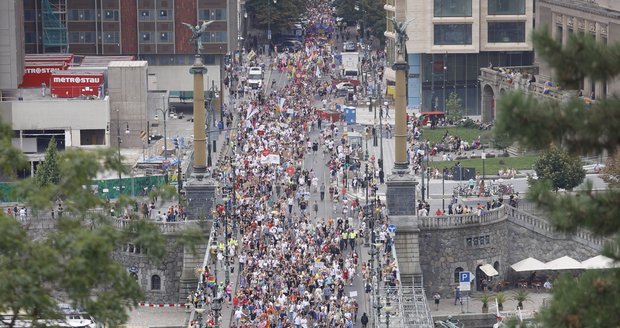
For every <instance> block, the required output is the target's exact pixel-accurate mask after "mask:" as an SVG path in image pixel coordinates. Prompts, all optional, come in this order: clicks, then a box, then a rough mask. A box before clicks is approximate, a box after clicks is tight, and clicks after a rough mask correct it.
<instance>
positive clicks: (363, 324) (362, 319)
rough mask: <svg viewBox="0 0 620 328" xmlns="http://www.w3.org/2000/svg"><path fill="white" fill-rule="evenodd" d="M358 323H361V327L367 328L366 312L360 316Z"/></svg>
mask: <svg viewBox="0 0 620 328" xmlns="http://www.w3.org/2000/svg"><path fill="white" fill-rule="evenodd" d="M360 322H361V323H362V327H364V328H366V327H367V326H368V315H367V314H366V312H364V313H363V314H362V317H361V318H360Z"/></svg>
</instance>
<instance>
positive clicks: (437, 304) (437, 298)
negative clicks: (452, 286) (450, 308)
mask: <svg viewBox="0 0 620 328" xmlns="http://www.w3.org/2000/svg"><path fill="white" fill-rule="evenodd" d="M433 299H434V300H435V311H439V300H440V299H441V295H439V292H435V295H433Z"/></svg>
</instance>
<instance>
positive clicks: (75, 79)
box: [54, 76, 101, 84]
mask: <svg viewBox="0 0 620 328" xmlns="http://www.w3.org/2000/svg"><path fill="white" fill-rule="evenodd" d="M54 83H75V84H83V83H93V84H100V83H101V78H99V77H58V76H55V77H54Z"/></svg>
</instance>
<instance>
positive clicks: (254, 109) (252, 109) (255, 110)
mask: <svg viewBox="0 0 620 328" xmlns="http://www.w3.org/2000/svg"><path fill="white" fill-rule="evenodd" d="M257 113H258V106H253V105H252V104H250V107H249V108H248V114H247V115H246V116H245V119H246V120H249V119H251V118H252V116H254V115H256V114H257Z"/></svg>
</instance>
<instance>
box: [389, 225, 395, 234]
mask: <svg viewBox="0 0 620 328" xmlns="http://www.w3.org/2000/svg"><path fill="white" fill-rule="evenodd" d="M388 232H389V233H396V226H395V225H393V224H390V225H388Z"/></svg>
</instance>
